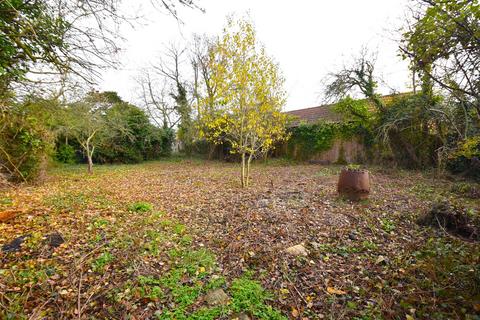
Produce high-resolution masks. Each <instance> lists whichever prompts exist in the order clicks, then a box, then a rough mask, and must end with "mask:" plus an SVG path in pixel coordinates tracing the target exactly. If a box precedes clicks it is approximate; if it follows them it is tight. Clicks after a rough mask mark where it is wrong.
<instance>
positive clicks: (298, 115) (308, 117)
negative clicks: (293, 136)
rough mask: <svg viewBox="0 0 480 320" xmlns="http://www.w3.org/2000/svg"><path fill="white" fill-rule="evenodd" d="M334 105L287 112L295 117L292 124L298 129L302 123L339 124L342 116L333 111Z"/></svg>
mask: <svg viewBox="0 0 480 320" xmlns="http://www.w3.org/2000/svg"><path fill="white" fill-rule="evenodd" d="M333 106H334V105H333V104H327V105H323V106H318V107H312V108H305V109H299V110H292V111H287V112H285V113H286V114H288V115H291V116H293V120H292V122H291V123H290V126H291V127H296V126H298V125H299V124H300V123H302V122H303V123H315V122H318V121H320V120H325V121H332V122H337V121H341V120H342V115H341V114H339V113H337V112H335V111H334V110H333Z"/></svg>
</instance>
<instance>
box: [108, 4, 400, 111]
mask: <svg viewBox="0 0 480 320" xmlns="http://www.w3.org/2000/svg"><path fill="white" fill-rule="evenodd" d="M144 1H145V2H147V0H144ZM126 2H130V3H128V4H126V6H127V8H130V7H132V8H133V7H135V6H136V7H135V8H137V9H138V3H139V2H137V1H135V0H126ZM198 4H199V5H200V6H201V7H202V8H204V9H205V13H202V12H201V11H199V10H193V9H189V8H181V9H179V16H180V18H181V19H182V20H183V22H184V23H183V24H179V23H178V22H177V21H176V20H175V19H174V18H172V17H171V16H168V15H166V14H162V13H161V12H158V11H155V10H150V9H148V7H145V8H147V11H148V12H147V13H146V14H145V18H146V21H144V22H142V24H141V25H138V24H137V25H136V26H135V27H134V28H131V27H124V28H122V29H123V30H122V34H123V36H124V37H125V42H123V43H121V47H122V49H123V51H122V53H121V55H120V61H121V63H122V66H121V67H120V68H119V69H118V70H109V71H106V72H105V73H104V76H103V80H102V81H101V82H100V84H99V88H100V89H101V90H110V91H117V92H118V93H119V94H120V96H121V97H122V98H124V99H125V100H127V101H131V102H135V99H136V98H137V97H138V93H137V92H135V81H134V80H133V77H134V76H135V75H136V74H137V73H138V69H140V68H142V67H147V66H148V65H149V63H150V62H153V61H155V59H156V58H157V57H158V56H159V54H160V53H161V52H162V50H163V48H164V46H165V45H166V44H168V43H170V42H175V43H178V44H182V43H186V42H188V41H189V40H190V39H191V35H192V34H193V33H198V34H203V33H206V34H209V35H218V34H220V33H221V31H222V28H223V27H224V25H225V22H226V16H227V15H229V14H234V15H235V16H238V17H242V16H245V14H247V13H248V15H249V16H250V18H251V20H253V22H254V24H255V27H256V30H257V36H258V39H259V40H260V41H261V42H262V43H263V44H264V45H265V47H266V50H267V52H268V53H269V55H271V56H273V57H274V59H275V60H276V61H277V62H278V63H279V65H280V68H281V70H282V72H283V74H284V77H285V79H286V84H285V89H286V91H287V94H288V100H287V104H286V106H285V109H286V110H293V109H301V108H306V107H313V106H316V105H319V104H321V99H320V92H321V80H322V78H323V77H324V76H325V75H326V74H327V73H328V72H329V71H335V70H337V69H338V68H339V67H341V65H342V63H343V62H344V61H348V60H349V59H351V57H352V56H353V55H355V54H356V53H357V52H358V51H359V50H360V48H361V47H362V46H367V47H368V48H371V49H373V50H378V59H377V70H378V73H379V75H381V76H382V78H383V79H384V80H385V81H386V83H387V84H388V86H389V87H391V88H393V89H395V90H397V91H403V90H406V89H407V88H408V84H409V73H408V69H407V64H406V63H405V62H404V61H402V60H401V59H400V58H399V57H398V50H397V44H396V43H395V41H393V40H392V39H393V37H394V36H395V34H394V33H393V31H394V30H396V29H397V28H398V27H399V26H401V25H402V18H403V17H404V13H405V11H406V7H407V5H408V0H362V1H360V0H199V1H198ZM128 10H131V9H128ZM381 91H382V93H385V94H387V93H390V89H389V88H387V87H382V88H381Z"/></svg>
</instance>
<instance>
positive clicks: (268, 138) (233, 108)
mask: <svg viewBox="0 0 480 320" xmlns="http://www.w3.org/2000/svg"><path fill="white" fill-rule="evenodd" d="M209 61H210V65H209V68H210V70H211V75H212V76H211V79H210V82H211V83H210V84H209V85H210V87H212V88H215V96H214V97H208V99H205V100H204V101H203V102H202V103H201V106H200V108H199V110H200V119H201V123H202V125H201V126H200V127H201V129H200V131H201V135H202V136H203V137H204V138H206V139H207V140H209V141H211V142H214V143H219V141H220V140H221V142H227V143H229V145H230V146H231V152H232V153H236V154H239V155H240V156H241V158H242V185H243V186H247V185H248V182H249V168H250V162H251V160H252V159H253V158H255V157H257V156H258V155H261V154H266V153H267V152H268V150H270V149H271V148H272V147H273V145H274V144H275V143H276V142H277V141H279V140H282V139H284V138H285V137H286V136H287V135H286V129H285V124H286V121H287V118H286V115H285V114H283V113H282V107H283V105H284V103H285V91H284V89H283V84H284V79H283V77H282V75H281V73H280V71H279V68H278V65H277V64H276V63H275V62H274V61H273V60H272V58H271V57H269V56H268V55H267V54H266V52H265V49H264V47H263V46H262V45H260V44H259V43H258V41H257V39H256V34H255V30H254V28H253V26H252V24H251V23H250V22H249V21H245V20H238V21H236V20H233V19H229V20H228V23H227V27H226V28H225V30H224V33H223V35H222V37H220V38H219V39H218V40H217V42H216V43H215V45H213V46H212V48H211V50H210V59H209Z"/></svg>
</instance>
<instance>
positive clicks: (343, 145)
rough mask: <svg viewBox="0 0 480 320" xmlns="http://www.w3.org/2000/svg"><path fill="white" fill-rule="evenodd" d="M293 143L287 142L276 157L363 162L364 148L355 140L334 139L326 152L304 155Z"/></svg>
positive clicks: (326, 161)
mask: <svg viewBox="0 0 480 320" xmlns="http://www.w3.org/2000/svg"><path fill="white" fill-rule="evenodd" d="M289 144H290V145H289ZM300 149H301V147H300V146H298V145H296V144H295V143H294V142H293V141H290V142H288V143H287V144H286V145H284V146H283V147H282V148H280V150H281V151H280V153H279V154H277V156H284V155H287V156H289V157H291V158H293V159H296V160H308V161H315V162H317V161H318V162H325V163H362V162H364V160H365V147H364V145H363V144H361V143H359V142H358V141H357V139H355V138H353V139H350V140H344V139H335V141H334V142H333V144H332V147H331V148H330V149H328V150H324V151H318V152H314V153H311V154H307V155H306V154H305V153H304V152H302V151H300Z"/></svg>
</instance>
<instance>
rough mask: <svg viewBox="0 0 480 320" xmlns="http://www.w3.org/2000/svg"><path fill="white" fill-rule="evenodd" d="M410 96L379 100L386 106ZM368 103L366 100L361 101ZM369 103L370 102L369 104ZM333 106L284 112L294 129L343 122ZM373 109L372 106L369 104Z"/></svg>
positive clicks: (396, 94) (387, 96)
mask: <svg viewBox="0 0 480 320" xmlns="http://www.w3.org/2000/svg"><path fill="white" fill-rule="evenodd" d="M409 95H412V93H411V92H404V93H393V94H389V95H384V96H382V97H380V99H381V100H382V101H383V102H384V103H385V104H386V105H388V104H389V103H391V102H392V100H393V99H395V98H401V97H406V96H409ZM363 100H366V101H368V100H367V99H363ZM369 103H371V102H369ZM334 106H335V104H326V105H322V106H318V107H311V108H305V109H298V110H292V111H287V112H285V113H286V114H288V115H291V116H293V119H292V121H291V122H290V124H289V127H296V126H298V125H299V124H300V123H316V122H318V121H320V120H324V121H330V122H340V121H342V120H343V116H342V115H341V114H340V113H338V112H336V111H335V110H334ZM371 108H372V109H373V108H374V107H373V105H372V104H371Z"/></svg>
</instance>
